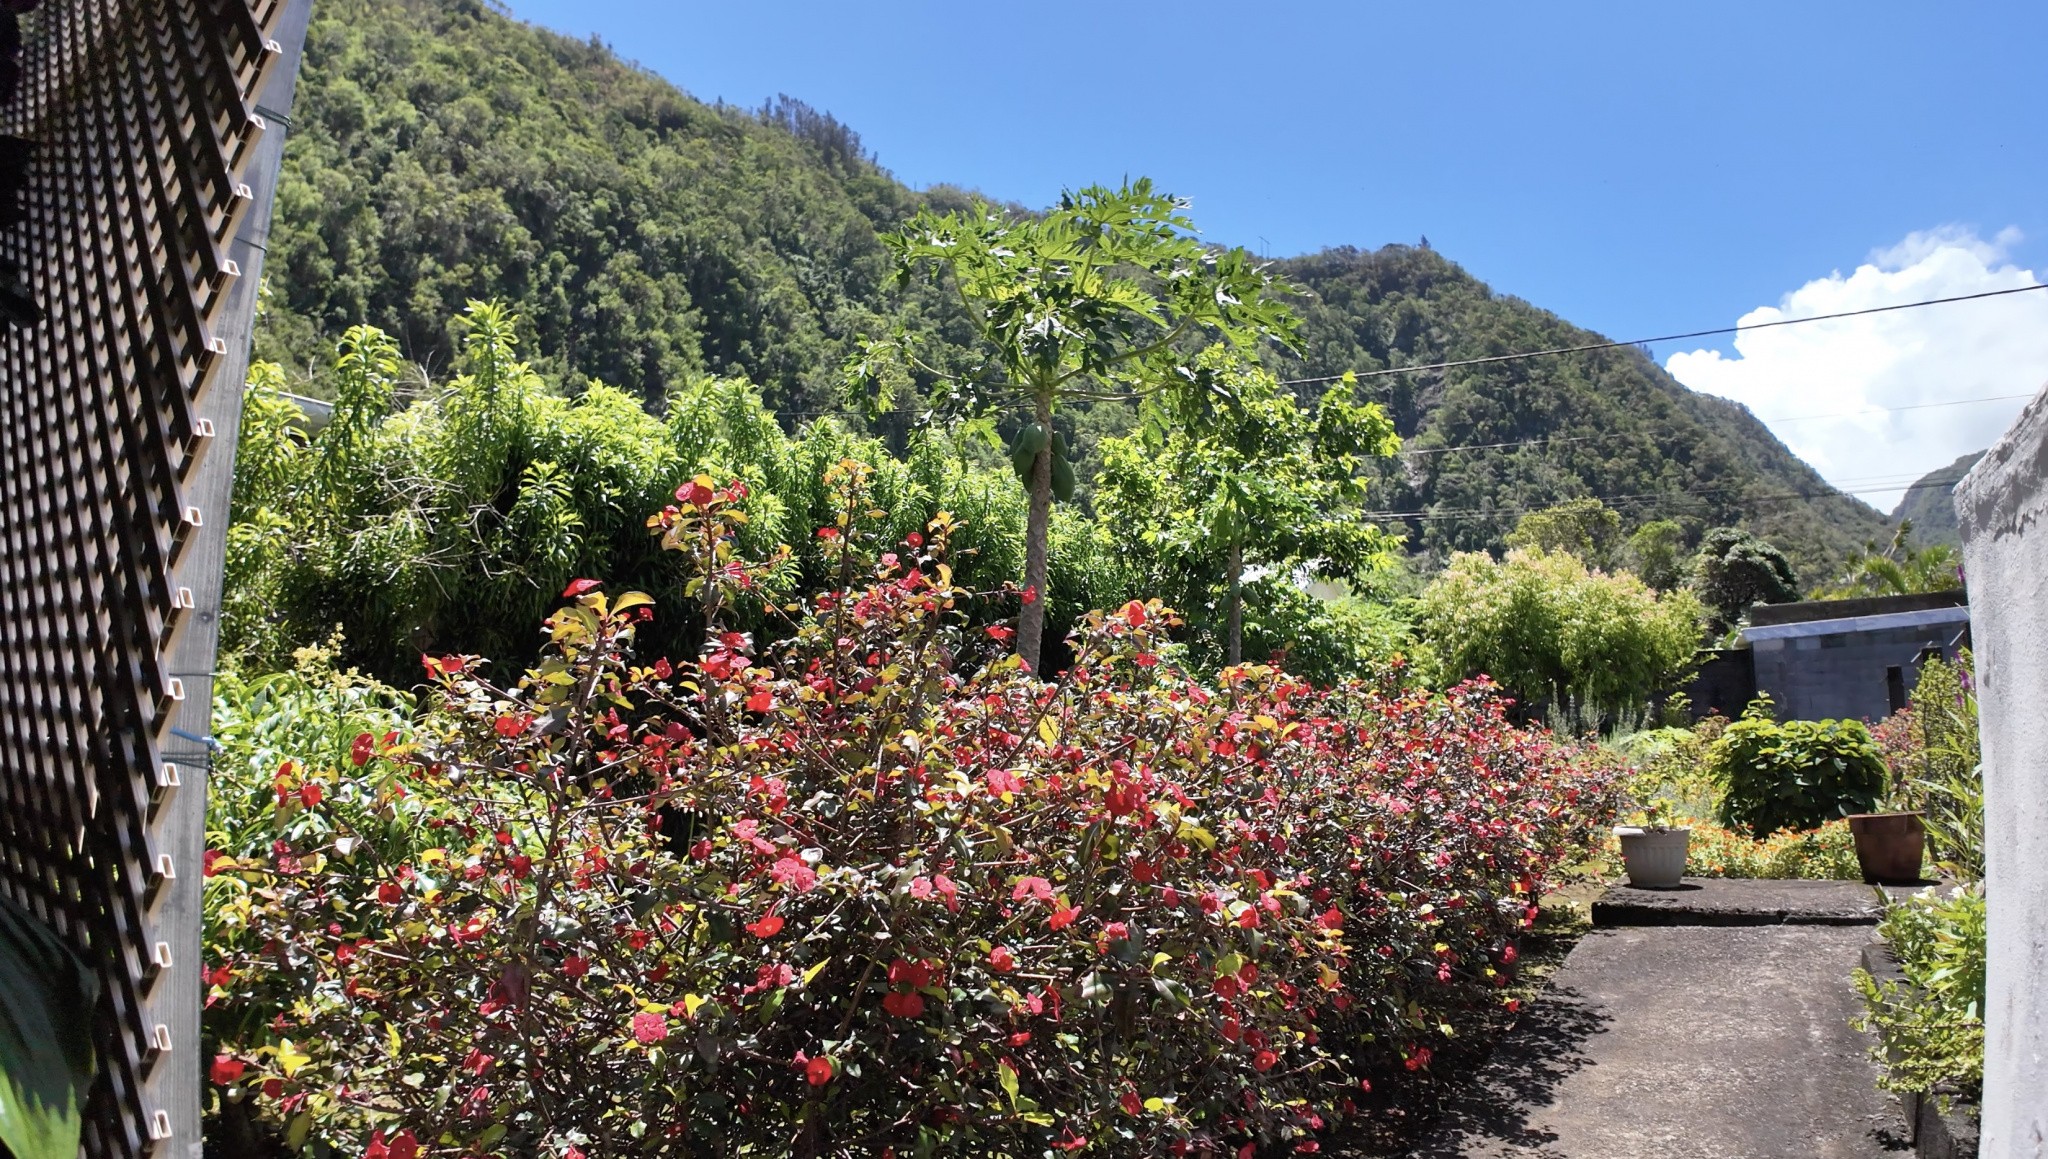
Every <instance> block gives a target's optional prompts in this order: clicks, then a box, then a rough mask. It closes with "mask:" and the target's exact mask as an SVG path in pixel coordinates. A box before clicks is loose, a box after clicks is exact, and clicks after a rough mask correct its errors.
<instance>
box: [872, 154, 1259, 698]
mask: <svg viewBox="0 0 2048 1159" xmlns="http://www.w3.org/2000/svg"><path fill="white" fill-rule="evenodd" d="M1186 211H1187V203H1186V202H1185V201H1182V200H1180V199H1178V198H1174V197H1170V196H1168V195H1166V194H1164V193H1160V192H1158V191H1156V190H1155V189H1154V188H1153V186H1152V183H1151V182H1150V181H1148V180H1144V179H1139V180H1136V181H1130V182H1126V183H1125V184H1123V185H1122V186H1120V187H1118V188H1115V189H1111V188H1108V187H1106V186H1100V185H1096V186H1090V187H1088V188H1086V189H1083V190H1081V191H1080V192H1079V193H1068V194H1065V195H1063V196H1062V197H1061V199H1060V202H1059V204H1058V205H1057V206H1055V207H1054V208H1053V209H1051V210H1049V211H1047V212H1046V213H1044V214H1039V215H1019V214H1014V213H1010V212H1007V211H1005V210H1002V209H999V208H995V207H991V206H989V205H986V204H982V203H976V205H975V206H974V207H973V208H972V209H971V210H968V211H964V212H952V213H946V214H937V213H934V212H932V211H930V210H926V211H924V212H921V213H920V214H918V215H917V216H916V217H914V218H912V219H911V220H910V221H909V222H907V223H906V224H905V225H904V226H903V228H902V230H901V231H900V232H898V233H896V234H893V235H891V236H889V237H887V238H885V239H884V240H885V241H886V243H887V244H888V245H889V247H890V249H891V250H892V252H893V253H894V255H895V258H896V263H897V273H898V276H899V278H900V279H902V280H903V281H905V282H908V281H910V280H911V279H913V278H916V277H919V276H924V277H930V278H935V279H937V280H939V281H940V282H941V283H943V284H949V285H950V287H951V289H952V291H953V292H954V293H956V294H957V295H958V297H959V300H960V303H961V305H962V307H963V308H964V311H965V313H966V316H967V318H968V320H969V322H970V324H971V325H972V327H973V329H974V333H975V336H976V338H977V340H978V347H979V349H978V352H977V353H978V354H979V356H980V357H981V358H982V362H981V363H980V364H979V365H978V366H976V367H971V368H969V369H967V370H964V371H955V370H950V369H941V368H938V367H934V366H932V365H930V364H929V363H928V362H927V361H925V360H923V359H921V358H919V356H918V352H917V351H915V350H913V349H910V348H909V347H908V346H907V344H906V342H905V340H904V339H902V338H900V337H899V338H897V339H894V340H890V341H885V342H866V343H863V344H862V347H861V349H860V351H859V352H857V353H856V354H855V356H854V358H853V359H852V360H850V362H849V364H848V370H849V374H848V383H849V386H850V387H852V388H854V389H855V390H857V391H859V392H860V393H862V394H864V395H867V396H869V397H876V396H880V397H887V396H888V394H889V393H890V389H891V388H890V384H889V383H888V382H887V381H886V379H887V374H886V369H885V368H887V367H890V366H894V367H897V368H899V374H900V373H901V372H902V369H908V370H909V371H910V372H911V373H915V374H919V375H922V376H923V377H925V378H926V379H928V380H930V381H931V383H932V397H933V401H934V402H935V404H936V409H937V410H939V411H941V412H944V413H948V414H950V415H952V416H954V417H959V418H973V417H987V416H991V415H997V414H1002V413H1006V412H1007V413H1011V414H1015V415H1016V416H1017V417H1018V418H1020V419H1022V420H1023V421H1022V423H1021V425H1020V426H1019V427H1018V430H1017V434H1016V435H1015V436H1014V437H1013V439H1012V440H1011V447H1010V450H1011V458H1012V463H1013V465H1014V466H1015V467H1016V468H1017V471H1018V474H1019V475H1020V476H1021V477H1022V478H1023V480H1024V483H1025V486H1026V490H1027V491H1028V492H1029V494H1030V503H1029V507H1028V514H1027V518H1026V523H1025V553H1024V555H1025V560H1024V603H1023V608H1022V612H1021V614H1020V616H1019V620H1018V625H1017V653H1018V655H1019V656H1020V657H1022V658H1023V660H1024V662H1025V663H1026V664H1027V665H1029V666H1031V667H1032V668H1033V669H1034V670H1036V669H1037V667H1038V664H1039V655H1040V651H1041V648H1042V646H1043V641H1044V634H1045V600H1044V599H1043V598H1042V597H1043V593H1044V592H1045V586H1046V582H1045V581H1046V559H1047V540H1048V537H1049V532H1050V526H1051V520H1052V505H1053V502H1054V501H1055V500H1056V499H1062V498H1069V497H1071V496H1072V494H1073V488H1074V483H1075V480H1074V467H1073V462H1072V459H1071V458H1070V456H1069V453H1068V448H1067V447H1066V445H1065V439H1063V438H1061V437H1060V436H1059V434H1058V433H1057V432H1056V431H1055V430H1054V429H1053V416H1054V413H1055V412H1056V411H1057V410H1059V409H1060V408H1061V407H1063V406H1067V405H1071V404H1075V403H1080V402H1088V401H1097V400H1111V399H1116V400H1125V401H1128V402H1133V403H1136V404H1137V405H1138V406H1139V407H1140V408H1141V410H1143V411H1146V412H1147V413H1152V414H1155V415H1156V414H1164V413H1171V414H1185V413H1189V411H1190V410H1191V408H1192V409H1197V410H1198V409H1200V408H1201V407H1203V406H1207V405H1213V404H1214V403H1215V402H1217V401H1220V400H1221V399H1222V398H1223V396H1224V395H1225V393H1226V392H1227V387H1226V386H1225V385H1224V384H1223V383H1222V382H1221V381H1220V380H1219V377H1218V375H1217V373H1216V372H1215V369H1214V367H1213V365H1211V364H1209V363H1205V362H1203V360H1202V358H1201V357H1200V355H1201V351H1202V349H1203V348H1204V347H1206V346H1208V345H1211V344H1221V345H1222V346H1224V347H1225V348H1227V349H1229V350H1231V351H1233V352H1235V353H1237V354H1239V355H1240V356H1249V355H1251V354H1252V353H1253V352H1254V351H1255V350H1256V348H1257V347H1258V345H1259V344H1260V343H1261V342H1263V341H1267V340H1277V341H1279V342H1282V343H1291V342H1292V341H1293V335H1294V328H1295V318H1294V315H1293V312H1292V311H1291V310H1289V309H1288V307H1287V306H1286V304H1285V303H1284V302H1283V301H1281V300H1280V298H1279V296H1278V294H1277V293H1276V291H1279V290H1282V289H1284V287H1283V286H1282V285H1281V284H1280V283H1278V282H1277V281H1276V280H1275V279H1274V277H1273V276H1272V275H1271V274H1269V273H1268V272H1267V271H1266V270H1265V269H1264V268H1263V266H1262V265H1261V264H1260V263H1258V262H1257V261H1256V260H1255V259H1254V258H1253V257H1252V256H1251V255H1250V254H1248V253H1246V252H1245V251H1244V250H1242V249H1228V250H1226V249H1219V248H1216V247H1213V246H1209V245H1205V244H1204V243H1203V242H1202V241H1200V240H1199V239H1198V238H1197V237H1196V235H1195V231H1194V224H1193V222H1192V221H1190V220H1189V218H1188V216H1187V212H1186ZM1162 404H1166V405H1162Z"/></svg>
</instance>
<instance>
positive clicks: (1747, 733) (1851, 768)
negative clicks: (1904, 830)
mask: <svg viewBox="0 0 2048 1159" xmlns="http://www.w3.org/2000/svg"><path fill="white" fill-rule="evenodd" d="M1707 771H1708V774H1709V775H1710V776H1712V777H1713V778H1714V779H1715V780H1716V781H1717V782H1719V783H1720V784H1722V785H1725V786H1726V789H1725V791H1724V792H1723V794H1722V797H1721V807H1720V819H1721V824H1723V825H1725V826H1727V827H1729V828H1731V829H1747V830H1748V831H1749V832H1750V833H1751V834H1752V835H1754V836H1756V837H1767V836H1769V835H1770V834H1772V833H1775V832H1777V831H1778V830H1780V829H1799V830H1804V829H1814V828H1818V827H1819V826H1820V825H1821V824H1822V823H1824V822H1827V821H1832V820H1834V819H1836V818H1838V817H1846V816H1848V815H1850V814H1851V813H1868V812H1870V811H1871V810H1872V809H1874V808H1876V807H1877V802H1878V798H1879V797H1881V796H1882V795H1883V794H1884V789H1885V768H1884V761H1883V760H1882V759H1881V758H1880V756H1879V755H1878V750H1877V742H1876V741H1874V740H1872V739H1871V736H1870V730H1869V729H1867V728H1865V727H1863V724H1862V723H1861V722H1860V721H1854V720H1791V721H1785V722H1783V723H1780V722H1778V721H1775V720H1772V719H1771V703H1770V698H1769V697H1763V696H1760V697H1758V698H1757V699H1756V700H1755V701H1752V702H1751V703H1750V706H1749V709H1748V710H1747V711H1745V712H1744V713H1743V714H1742V719H1741V720H1738V721H1736V722H1735V723H1734V724H1731V725H1729V726H1728V730H1727V731H1726V732H1724V733H1722V734H1721V739H1719V740H1717V741H1715V742H1714V743H1713V745H1712V746H1710V747H1709V748H1708V749H1707Z"/></svg>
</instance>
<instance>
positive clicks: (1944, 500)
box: [1892, 451, 1984, 547]
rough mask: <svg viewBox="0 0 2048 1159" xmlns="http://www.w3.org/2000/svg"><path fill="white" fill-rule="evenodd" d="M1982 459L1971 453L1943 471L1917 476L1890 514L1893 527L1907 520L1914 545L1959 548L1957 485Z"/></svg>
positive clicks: (1978, 453)
mask: <svg viewBox="0 0 2048 1159" xmlns="http://www.w3.org/2000/svg"><path fill="white" fill-rule="evenodd" d="M1983 457H1984V452H1983V451H1972V452H1970V453H1969V454H1967V455H1964V456H1963V457H1962V458H1960V459H1957V460H1956V461H1955V462H1953V463H1950V464H1949V465H1948V466H1946V467H1936V468H1935V469H1934V470H1932V471H1929V472H1927V473H1926V474H1925V475H1922V476H1920V479H1919V481H1918V482H1916V483H1914V484H1913V486H1912V488H1911V489H1910V490H1908V491H1907V492H1906V496H1905V498H1903V499H1901V500H1899V505H1898V506H1897V507H1896V508H1894V509H1893V510H1892V526H1893V527H1897V526H1898V525H1899V524H1900V523H1901V522H1903V521H1905V520H1908V519H1910V520H1912V521H1913V535H1912V540H1913V543H1914V544H1915V545H1917V546H1920V547H1932V546H1934V545H1935V544H1947V545H1948V546H1950V547H1961V546H1962V545H1963V529H1962V525H1961V524H1959V523H1957V522H1956V504H1955V490H1956V484H1958V483H1960V482H1962V481H1963V476H1965V475H1967V474H1969V473H1970V468H1972V467H1974V466H1976V465H1977V460H1979V459H1981V458H1983Z"/></svg>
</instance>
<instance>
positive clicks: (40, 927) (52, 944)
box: [0, 895, 99, 1159]
mask: <svg viewBox="0 0 2048 1159" xmlns="http://www.w3.org/2000/svg"><path fill="white" fill-rule="evenodd" d="M98 999H99V979H98V978H97V977H96V976H95V975H94V974H93V973H92V971H90V970H88V969H86V968H85V964H84V963H82V962H80V961H79V959H78V956H77V955H76V954H74V953H73V952H72V951H71V949H70V947H68V946H66V945H65V944H64V942H63V941H62V939H60V938H58V936H57V934H56V932H55V931H53V930H51V929H50V927H49V926H47V925H45V924H43V922H42V921H41V920H39V919H38V918H37V917H36V916H35V914H33V913H31V912H29V910H27V909H26V908H24V907H22V906H21V905H20V904H18V903H17V902H15V901H14V900H13V899H11V898H8V897H6V896H4V895H0V1155H11V1156H12V1159H76V1156H77V1155H78V1138H79V1132H80V1129H81V1127H82V1125H83V1120H82V1115H83V1113H84V1110H85V1101H86V1090H87V1088H88V1087H89V1086H90V1085H91V1082H92V1075H93V1072H94V1070H95V1069H97V1067H96V1062H95V1059H94V1055H93V1034H92V1016H93V1015H92V1012H93V1009H94V1007H95V1006H97V1005H98Z"/></svg>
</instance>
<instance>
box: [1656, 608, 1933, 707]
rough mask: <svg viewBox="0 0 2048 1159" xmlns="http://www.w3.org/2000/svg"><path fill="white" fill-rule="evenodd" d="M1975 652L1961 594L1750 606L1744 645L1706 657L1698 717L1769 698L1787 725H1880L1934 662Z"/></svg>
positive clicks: (1697, 692)
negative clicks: (1759, 695)
mask: <svg viewBox="0 0 2048 1159" xmlns="http://www.w3.org/2000/svg"><path fill="white" fill-rule="evenodd" d="M1969 646H1970V607H1969V601H1968V597H1967V596H1965V595H1964V593H1962V592H1960V591H1955V592H1930V593H1927V594H1925V595H1913V596H1879V597H1876V598H1872V599H1862V600H1815V601H1810V602H1807V603H1799V604H1762V605H1758V606H1757V607H1754V608H1751V609H1750V612H1749V626H1748V627H1746V628H1744V629H1743V630H1742V635H1741V645H1740V646H1739V647H1736V648H1725V649H1719V650H1716V651H1714V652H1711V653H1708V654H1706V655H1705V656H1703V657H1702V663H1701V665H1700V674H1699V676H1698V678H1697V679H1695V680H1694V681H1693V684H1692V686H1691V687H1690V688H1689V689H1688V690H1687V691H1688V692H1689V693H1690V695H1691V696H1692V701H1693V711H1694V712H1695V713H1696V714H1700V715H1705V714H1706V713H1709V712H1719V713H1721V714H1722V715H1723V716H1737V715H1739V714H1740V713H1741V712H1742V707H1743V705H1744V704H1746V703H1748V701H1749V700H1750V698H1751V697H1753V696H1755V695H1756V694H1757V693H1758V692H1767V693H1769V694H1770V696H1771V700H1772V701H1773V702H1774V703H1775V704H1776V705H1777V709H1778V716H1779V718H1780V719H1784V720H1827V719H1833V718H1840V719H1849V720H1880V719H1882V718H1884V717H1886V716H1889V715H1890V714H1891V713H1893V712H1895V711H1897V710H1898V709H1900V708H1903V707H1905V704H1906V698H1907V697H1908V696H1910V695H1911V694H1912V691H1913V686H1914V685H1915V684H1917V683H1918V682H1919V680H1920V665H1921V664H1922V663H1923V662H1925V660H1926V659H1927V658H1928V657H1930V656H1940V657H1942V658H1943V659H1945V660H1953V659H1955V656H1956V653H1957V651H1958V650H1960V649H1962V648H1967V647H1969Z"/></svg>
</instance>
